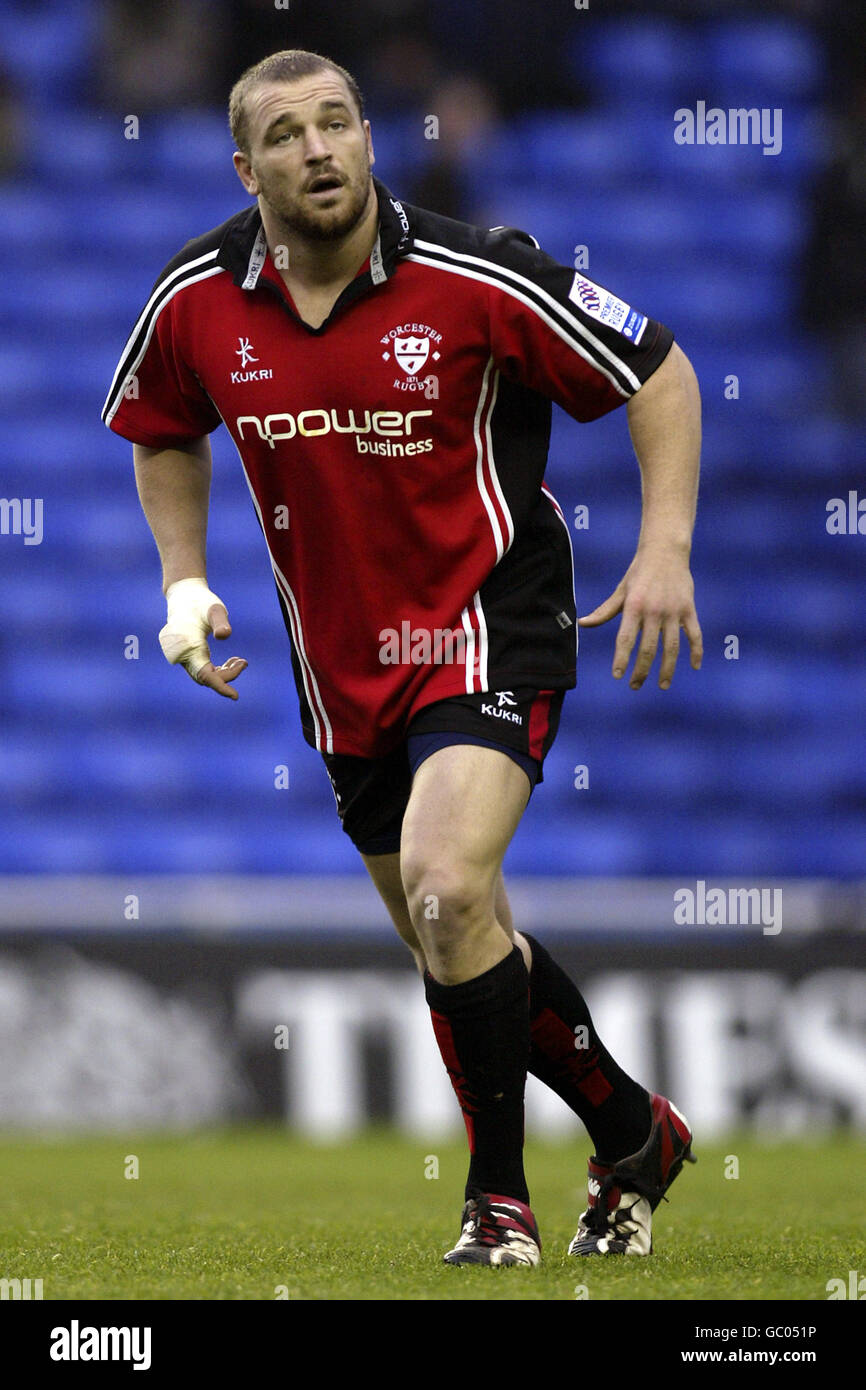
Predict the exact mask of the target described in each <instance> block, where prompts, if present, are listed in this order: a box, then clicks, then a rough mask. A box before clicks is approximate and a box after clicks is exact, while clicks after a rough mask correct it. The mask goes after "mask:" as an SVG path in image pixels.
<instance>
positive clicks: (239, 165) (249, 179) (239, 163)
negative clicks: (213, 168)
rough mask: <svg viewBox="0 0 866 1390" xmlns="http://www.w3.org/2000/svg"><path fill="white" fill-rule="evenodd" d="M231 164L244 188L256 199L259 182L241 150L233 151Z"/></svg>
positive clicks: (246, 156)
mask: <svg viewBox="0 0 866 1390" xmlns="http://www.w3.org/2000/svg"><path fill="white" fill-rule="evenodd" d="M232 163H233V164H234V166H235V173H236V174H237V176H238V178H239V179H240V181H241V183H242V184H243V186H244V188H245V189H246V190H247V192H248V193H249V194H251V196H252V197H253V198H256V197H257V196H258V192H259V182H258V179H257V178H256V176H255V174H254V173H253V166H252V165H251V164H250V161H249V156H248V155H245V154H243V153H242V151H241V150H235V152H234V154H233V155H232Z"/></svg>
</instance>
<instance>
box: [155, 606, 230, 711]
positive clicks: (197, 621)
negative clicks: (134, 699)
mask: <svg viewBox="0 0 866 1390" xmlns="http://www.w3.org/2000/svg"><path fill="white" fill-rule="evenodd" d="M165 597H166V601H167V604H168V614H167V620H166V624H165V626H164V627H163V628H162V629H161V631H160V634H159V645H160V646H161V647H162V650H163V655H164V656H165V659H166V661H168V662H170V663H171V664H172V665H180V666H183V668H184V670H185V671H187V672H188V673H189V675H191V676H192V678H193V680H194V681H197V682H198V683H199V685H207V686H210V688H211V689H212V690H216V691H217V693H218V694H220V695H225V696H227V697H228V698H229V699H231V700H236V699H237V698H238V694H237V691H236V690H232V689H231V688H230V686H229V685H228V684H227V682H229V681H232V680H234V679H235V678H236V677H237V676H239V675H240V673H241V671H243V670H244V669H245V667H246V666H247V662H246V661H245V660H244V659H243V658H242V657H237V656H233V657H230V658H229V660H228V661H226V662H224V663H223V665H222V666H214V664H213V662H212V661H211V655H210V650H209V648H208V644H207V638H208V635H209V634H210V633H213V636H214V637H216V638H217V639H218V640H220V641H222V640H224V639H225V638H226V637H228V636H230V634H231V630H232V629H231V624H230V623H229V616H228V612H227V611H226V606H225V604H224V603H223V601H222V599H221V598H219V596H218V595H217V594H215V593H213V592H212V591H211V590H210V589H209V588H208V586H207V582H206V581H205V580H204V579H178V580H176V581H175V583H174V584H170V585H169V587H168V589H167V590H166V594H165Z"/></svg>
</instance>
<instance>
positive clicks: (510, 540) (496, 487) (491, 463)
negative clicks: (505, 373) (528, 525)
mask: <svg viewBox="0 0 866 1390" xmlns="http://www.w3.org/2000/svg"><path fill="white" fill-rule="evenodd" d="M490 360H491V362H492V361H493V358H491V359H490ZM499 377H500V373H499V372H498V371H497V372H496V373H495V375H494V377H493V393H492V399H491V402H490V409H489V410H488V412H487V419H486V420H485V422H484V437H485V439H486V440H487V468H488V471H489V473H490V480H491V482H492V483H493V491H494V492H495V493H496V496H497V497H498V499H499V505H500V507H501V508H502V514H503V516H504V517H505V525H506V527H507V530H508V537H507V541H506V545H505V550H506V552H507V551H509V550H510V549H511V547H512V545H513V544H514V518H513V517H512V515H511V512H510V510H509V507H508V503H507V502H506V501H505V494H504V493H503V491H502V487H501V485H500V482H499V474H498V473H497V472H496V460H495V459H494V457H493V437H492V435H491V433H490V421H491V420H492V419H493V412H494V410H495V409H496V397H497V396H498V394H499Z"/></svg>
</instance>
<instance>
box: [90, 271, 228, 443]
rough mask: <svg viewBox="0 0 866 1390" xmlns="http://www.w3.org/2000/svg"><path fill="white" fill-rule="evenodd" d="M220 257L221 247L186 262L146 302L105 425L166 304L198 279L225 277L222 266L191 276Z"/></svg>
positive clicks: (117, 378) (118, 372)
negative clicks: (138, 346)
mask: <svg viewBox="0 0 866 1390" xmlns="http://www.w3.org/2000/svg"><path fill="white" fill-rule="evenodd" d="M218 254H219V248H217V250H215V251H208V252H207V254H206V255H204V256H198V257H197V258H196V259H195V260H194V261H189V262H187V264H186V265H181V266H178V268H177V270H173V271H172V273H171V275H167V276H166V278H165V279H164V280H161V281H160V282H159V284H158V285H157V286H156V288H155V289H154V291H153V294H152V295H151V296H150V299H149V300H148V301H147V303H146V305H145V306H144V308H143V309H142V311H141V313H140V314H139V316H138V319H137V321H136V324H135V327H134V328H133V330H132V332H131V333H130V335H129V338H128V339H127V343H126V346H125V348H124V349H123V352H122V353H121V355H120V361H119V362H118V364H117V368H116V370H115V373H114V377H113V379H112V382H111V387H110V389H109V392H108V395H107V396H106V398H105V405H104V406H103V407H102V418H103V420H104V421H105V423H106V425H110V424H111V421H112V420H113V419H114V417H115V415H116V414H117V411H118V408H119V406H120V402H121V400H122V398H123V392H124V391H125V390H126V388H127V386H128V384H129V380H130V377H132V376H134V375H135V373H136V371H137V370H138V368H139V366H140V364H141V362H142V359H143V358H144V354H145V353H146V352H147V349H148V347H149V346H150V340H151V338H152V337H153V330H154V328H155V327H156V321H157V319H158V318H159V316H160V314H161V313H162V310H163V309H164V308H165V306H166V304H168V303H169V302H170V301H171V300H172V299H173V298H174V296H175V295H176V294H177V292H178V290H183V289H186V287H187V285H195V284H197V283H198V281H199V280H207V279H209V278H210V276H211V275H221V274H223V271H224V267H223V266H221V265H217V266H213V265H212V266H211V267H210V269H208V270H203V271H201V272H199V274H197V275H196V274H193V273H192V272H193V271H194V270H195V268H196V266H201V265H205V264H206V263H208V262H212V261H213V260H214V259H215V258H216V256H217V255H218ZM173 281H177V283H176V284H173V283H172V282H173ZM169 286H171V293H170V294H168V295H166V297H165V299H164V300H163V301H162V303H161V304H159V306H158V307H154V306H155V305H156V302H157V300H158V299H159V298H160V296H161V295H163V294H164V293H165V290H166V289H167V288H168V287H169ZM145 324H147V333H146V335H145V339H144V343H143V345H142V348H141V350H140V351H139V352H138V353H137V354H136V356H135V358H134V360H132V359H131V357H130V354H131V353H132V351H133V347H134V344H135V340H136V338H137V337H138V335H139V333H140V332H141V331H142V329H143V328H144V326H145ZM114 396H116V397H117V399H116V401H114V404H113V405H112V398H113V397H114Z"/></svg>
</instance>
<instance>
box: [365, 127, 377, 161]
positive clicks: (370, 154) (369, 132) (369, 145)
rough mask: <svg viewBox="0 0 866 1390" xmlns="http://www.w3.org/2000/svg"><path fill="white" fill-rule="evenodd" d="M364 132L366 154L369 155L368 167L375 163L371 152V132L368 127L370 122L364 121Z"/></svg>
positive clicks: (374, 157)
mask: <svg viewBox="0 0 866 1390" xmlns="http://www.w3.org/2000/svg"><path fill="white" fill-rule="evenodd" d="M364 134H365V136H366V137H367V154H368V155H369V157H370V168H371V169H372V167H373V165H374V164H375V163H376V156H375V155H374V153H373V132H372V131H371V129H370V122H369V121H365V122H364Z"/></svg>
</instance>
